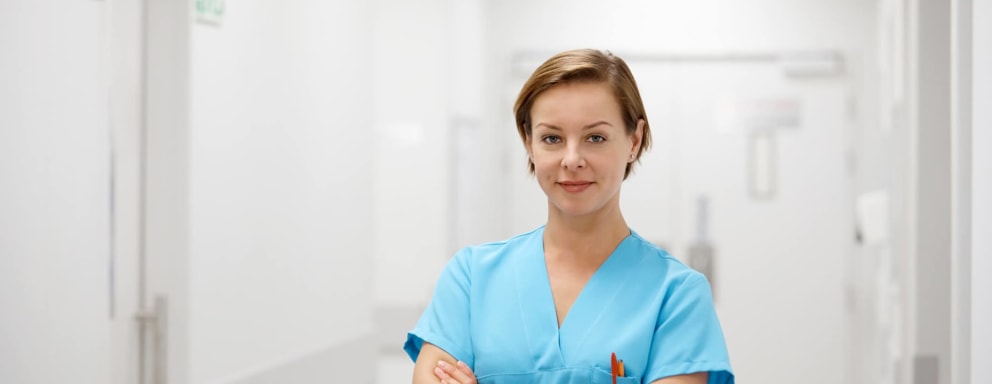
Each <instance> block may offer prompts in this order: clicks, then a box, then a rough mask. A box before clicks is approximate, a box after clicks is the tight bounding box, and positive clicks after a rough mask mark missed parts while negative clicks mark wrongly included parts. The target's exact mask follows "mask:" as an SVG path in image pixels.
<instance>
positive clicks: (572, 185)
mask: <svg viewBox="0 0 992 384" xmlns="http://www.w3.org/2000/svg"><path fill="white" fill-rule="evenodd" d="M558 185H560V186H561V188H562V189H564V190H565V192H569V193H579V192H582V191H585V190H586V189H587V188H589V187H590V186H592V182H591V181H561V182H558Z"/></svg>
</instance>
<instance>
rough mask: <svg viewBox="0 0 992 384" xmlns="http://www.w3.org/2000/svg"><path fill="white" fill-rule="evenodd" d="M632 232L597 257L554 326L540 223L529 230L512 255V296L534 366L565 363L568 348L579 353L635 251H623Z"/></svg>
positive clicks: (630, 242)
mask: <svg viewBox="0 0 992 384" xmlns="http://www.w3.org/2000/svg"><path fill="white" fill-rule="evenodd" d="M636 237H637V236H636V234H635V233H634V232H633V231H631V233H630V235H628V236H627V237H626V238H624V239H623V241H621V242H620V244H619V245H617V247H616V248H615V249H614V250H613V253H611V254H610V256H609V257H608V258H607V259H606V260H605V261H603V264H601V265H600V266H599V268H598V269H597V270H596V272H594V273H593V275H592V277H591V278H589V281H588V282H586V285H585V286H584V287H583V288H582V291H580V292H579V295H578V297H576V298H575V302H574V303H572V306H571V308H570V309H569V311H568V313H567V314H566V316H565V319H564V320H563V321H562V324H561V327H560V328H559V327H558V315H557V312H556V310H555V302H554V297H553V296H552V294H551V282H550V280H549V278H548V269H547V264H546V262H545V257H544V227H543V226H542V227H541V228H538V229H537V230H535V231H533V232H531V234H530V236H529V238H528V239H527V240H526V243H525V244H523V247H521V249H520V250H521V254H519V255H518V256H519V257H517V262H516V277H517V279H516V280H517V295H518V297H519V299H520V301H519V302H520V306H521V308H520V310H521V315H522V316H523V319H524V324H525V327H524V332H526V334H525V335H523V336H524V337H526V339H527V341H528V344H529V345H530V347H531V351H532V353H533V355H534V361H536V362H537V367H535V368H538V369H544V368H557V367H562V366H567V363H566V362H567V361H568V360H570V356H569V352H570V351H577V353H581V351H582V350H583V348H582V346H583V344H584V342H585V339H586V336H587V334H588V333H589V332H592V331H593V330H594V329H595V327H596V325H597V322H598V321H599V318H600V317H601V316H602V314H603V311H604V310H605V308H606V307H608V304H609V303H610V302H612V301H613V300H614V299H615V297H616V295H617V294H618V293H619V292H620V291H621V289H622V288H623V286H624V285H625V284H626V283H625V282H626V281H627V279H625V278H624V276H623V274H624V269H625V268H624V266H629V265H631V264H632V263H631V262H634V260H626V259H628V258H631V257H637V256H638V253H637V252H629V251H627V248H629V247H631V246H633V244H634V241H633V240H634V239H635V238H636Z"/></svg>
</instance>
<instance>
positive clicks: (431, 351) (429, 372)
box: [413, 342, 709, 384]
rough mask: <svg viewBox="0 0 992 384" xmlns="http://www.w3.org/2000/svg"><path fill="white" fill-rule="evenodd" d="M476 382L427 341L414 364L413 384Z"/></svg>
mask: <svg viewBox="0 0 992 384" xmlns="http://www.w3.org/2000/svg"><path fill="white" fill-rule="evenodd" d="M708 380H709V372H696V373H690V374H687V375H678V376H670V377H665V378H661V379H658V380H655V381H654V382H653V383H651V384H706V382H707V381H708ZM439 383H440V384H476V380H475V374H474V373H472V370H471V369H470V368H469V367H468V366H466V365H465V364H464V363H461V362H459V361H457V360H456V359H455V358H454V356H451V355H450V354H449V353H447V352H445V351H444V350H443V349H441V348H438V347H436V346H434V344H431V343H427V342H425V343H424V345H423V347H421V349H420V356H418V357H417V362H416V364H414V366H413V384H439Z"/></svg>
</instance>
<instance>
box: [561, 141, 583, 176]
mask: <svg viewBox="0 0 992 384" xmlns="http://www.w3.org/2000/svg"><path fill="white" fill-rule="evenodd" d="M561 166H562V168H565V169H566V170H569V171H575V170H579V169H582V168H585V167H586V159H585V156H583V155H582V150H581V146H580V145H578V144H576V143H570V144H569V145H568V146H566V147H565V155H564V156H562V158H561Z"/></svg>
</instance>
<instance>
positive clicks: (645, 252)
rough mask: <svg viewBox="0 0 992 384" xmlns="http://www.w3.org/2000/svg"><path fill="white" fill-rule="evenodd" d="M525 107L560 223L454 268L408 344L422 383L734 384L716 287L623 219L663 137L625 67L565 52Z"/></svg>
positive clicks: (530, 88)
mask: <svg viewBox="0 0 992 384" xmlns="http://www.w3.org/2000/svg"><path fill="white" fill-rule="evenodd" d="M514 113H515V115H516V122H517V130H518V132H519V134H520V138H521V139H522V141H523V144H524V147H525V148H526V149H527V156H528V164H529V167H530V171H531V173H533V174H534V175H535V176H536V178H537V181H538V183H539V184H540V186H541V189H543V190H544V193H545V194H546V195H547V197H548V220H547V223H546V224H545V225H544V226H542V227H540V228H537V229H535V230H533V231H531V232H528V233H525V234H521V235H518V236H516V237H513V238H510V239H508V240H505V241H501V242H495V243H489V244H484V245H480V246H475V247H468V248H465V249H463V250H461V251H460V252H458V254H457V255H455V257H454V258H453V259H452V260H451V261H450V262H449V263H448V265H447V266H446V267H445V269H444V271H443V272H442V274H441V277H440V278H439V280H438V283H437V286H436V289H435V292H434V297H433V299H432V301H431V303H430V305H429V306H428V308H427V309H426V310H425V312H424V314H423V316H422V317H421V319H420V321H419V322H418V323H417V326H416V327H415V328H414V329H413V330H412V331H411V332H410V333H409V335H408V336H407V342H406V345H405V347H404V349H405V350H406V351H407V353H408V354H409V355H410V357H411V358H412V359H413V360H414V361H415V362H416V364H415V366H414V383H437V382H442V383H449V384H450V383H459V384H470V383H475V382H479V383H612V382H614V381H613V379H614V377H615V376H617V377H615V379H616V381H615V382H616V383H665V384H677V383H686V384H688V383H693V384H695V383H700V384H702V383H720V384H723V383H733V382H734V376H733V373H732V371H731V368H730V360H729V358H728V355H727V349H726V345H725V342H724V339H723V332H722V331H721V329H720V324H719V321H718V319H717V317H716V313H715V311H714V308H713V300H712V296H711V292H710V286H709V283H708V282H707V281H706V279H705V278H704V277H703V276H702V275H701V274H700V273H698V272H696V271H693V270H692V269H690V268H688V267H686V266H685V265H683V264H682V263H680V262H679V261H678V260H676V259H675V258H673V257H672V256H671V255H669V254H668V253H667V252H665V251H664V250H661V249H659V248H657V247H655V246H654V245H652V244H651V243H650V242H648V241H645V240H644V239H643V238H641V237H640V236H638V235H637V234H636V233H634V232H633V231H632V230H630V229H629V228H628V227H627V224H626V222H625V221H624V218H623V215H622V214H621V212H620V186H621V184H622V183H623V181H624V180H625V179H626V178H627V176H629V175H630V172H631V169H632V168H633V165H634V163H635V162H636V161H638V160H639V158H640V156H641V154H642V153H643V152H644V151H645V150H646V149H647V148H648V147H649V146H650V143H651V131H650V128H649V125H648V121H647V117H646V115H645V112H644V106H643V103H642V102H641V98H640V94H639V92H638V90H637V85H636V83H635V81H634V78H633V75H631V73H630V70H629V69H628V68H627V65H626V64H625V63H624V62H623V60H621V59H620V58H618V57H616V56H613V55H612V54H610V53H604V52H600V51H596V50H575V51H568V52H563V53H560V54H558V55H555V56H554V57H552V58H550V59H548V61H546V62H545V63H544V64H542V65H541V66H540V67H539V68H537V70H536V71H535V72H534V74H533V75H531V77H530V79H529V80H528V81H527V82H526V83H525V84H524V87H523V89H522V90H521V92H520V96H519V97H518V98H517V102H516V104H515V106H514ZM613 356H616V358H618V359H620V360H622V361H623V368H622V369H621V368H620V367H619V363H614V362H613V361H612V357H613ZM621 371H622V372H621Z"/></svg>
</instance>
